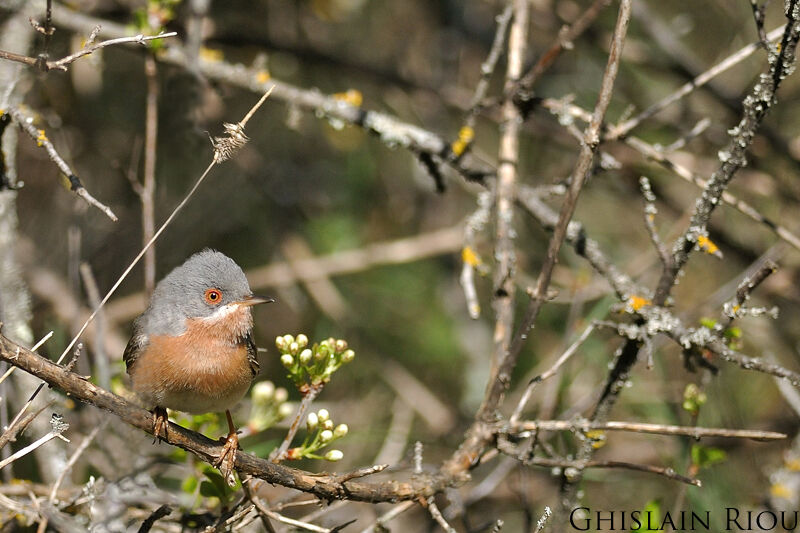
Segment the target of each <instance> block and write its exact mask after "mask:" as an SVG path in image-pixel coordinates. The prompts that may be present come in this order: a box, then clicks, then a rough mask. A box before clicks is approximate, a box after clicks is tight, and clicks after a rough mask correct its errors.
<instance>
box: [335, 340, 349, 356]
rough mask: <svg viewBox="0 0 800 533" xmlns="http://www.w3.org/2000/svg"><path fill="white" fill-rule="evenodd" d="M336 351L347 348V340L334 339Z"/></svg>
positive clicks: (340, 351) (339, 351)
mask: <svg viewBox="0 0 800 533" xmlns="http://www.w3.org/2000/svg"><path fill="white" fill-rule="evenodd" d="M335 346H336V353H342V352H343V351H345V350H346V349H347V342H346V341H343V340H342V339H339V340H337V341H336V345H335Z"/></svg>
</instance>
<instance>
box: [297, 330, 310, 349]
mask: <svg viewBox="0 0 800 533" xmlns="http://www.w3.org/2000/svg"><path fill="white" fill-rule="evenodd" d="M295 340H296V342H297V344H299V345H300V348H305V347H306V346H308V337H306V336H305V335H303V334H302V333H301V334H300V335H298V336H297V339H295Z"/></svg>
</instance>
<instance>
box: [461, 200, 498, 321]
mask: <svg viewBox="0 0 800 533" xmlns="http://www.w3.org/2000/svg"><path fill="white" fill-rule="evenodd" d="M493 204H494V198H493V194H492V192H490V191H482V192H480V193H478V208H477V209H476V210H475V212H473V213H472V214H471V215H470V216H469V218H467V221H466V222H465V223H464V245H463V247H462V249H461V262H462V266H461V277H460V278H459V282H460V283H461V287H462V288H463V289H464V298H465V300H466V302H467V311H468V312H469V316H470V318H472V319H478V318H479V317H480V314H481V304H480V302H479V301H478V293H477V291H476V290H475V269H476V267H478V268H480V267H481V263H480V258H479V257H478V253H477V251H476V250H477V248H476V236H477V235H478V234H479V233H480V232H482V231H483V230H484V229H485V228H486V225H487V224H488V223H489V216H490V211H491V208H492V205H493Z"/></svg>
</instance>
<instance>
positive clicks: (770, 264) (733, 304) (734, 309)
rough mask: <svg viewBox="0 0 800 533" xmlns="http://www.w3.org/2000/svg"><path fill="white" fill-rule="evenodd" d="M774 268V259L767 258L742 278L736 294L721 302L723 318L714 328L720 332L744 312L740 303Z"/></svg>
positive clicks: (776, 268)
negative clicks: (750, 273)
mask: <svg viewBox="0 0 800 533" xmlns="http://www.w3.org/2000/svg"><path fill="white" fill-rule="evenodd" d="M776 270H778V265H776V264H775V262H774V261H772V260H768V261H766V262H765V263H764V264H763V265H761V266H760V267H759V268H758V270H756V271H755V272H754V273H753V274H752V275H750V276H748V277H746V278H745V279H743V280H742V282H741V283H740V284H739V287H738V288H737V289H736V294H735V295H734V297H733V299H731V300H730V301H728V302H726V303H725V304H723V306H722V308H723V318H722V319H720V321H719V322H718V323H717V326H716V328H715V329H717V330H718V331H720V332H723V331H725V330H726V329H728V327H729V326H730V325H731V322H733V320H734V319H735V318H736V317H738V316H741V315H742V314H744V311H743V309H742V305H744V303H745V301H747V299H748V298H750V293H752V292H753V291H754V290H755V289H756V287H758V286H759V285H761V283H762V282H763V281H764V280H765V279H767V278H768V277H769V276H770V274H772V273H773V272H775V271H776Z"/></svg>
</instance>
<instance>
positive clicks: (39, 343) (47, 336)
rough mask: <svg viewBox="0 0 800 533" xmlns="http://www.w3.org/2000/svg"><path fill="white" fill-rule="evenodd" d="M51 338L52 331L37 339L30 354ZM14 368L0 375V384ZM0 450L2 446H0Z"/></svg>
mask: <svg viewBox="0 0 800 533" xmlns="http://www.w3.org/2000/svg"><path fill="white" fill-rule="evenodd" d="M52 336H53V332H52V331H50V332H48V333H47V335H45V336H44V337H42V338H41V339H39V342H37V343H36V344H34V345H33V347H32V348H31V351H32V352H35V351H36V350H38V349H39V348H41V347H42V345H43V344H44V343H45V342H47V341H48V340H50V337H52ZM16 368H17V367H15V366H12V367H9V369H8V370H6V371H5V373H4V374H3V375H2V377H0V383H2V382H3V381H5V380H6V378H8V376H10V375H11V374H13V373H14V370H15V369H16ZM0 448H2V446H0Z"/></svg>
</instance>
